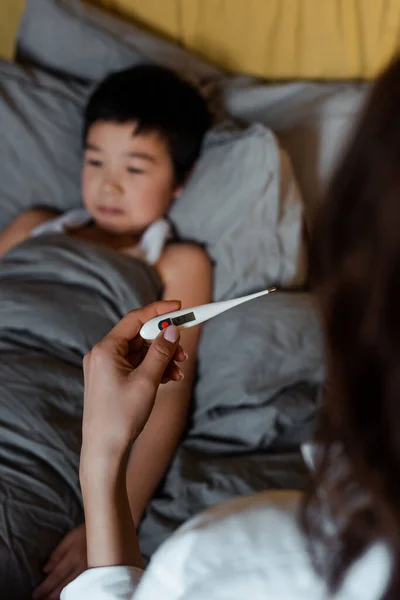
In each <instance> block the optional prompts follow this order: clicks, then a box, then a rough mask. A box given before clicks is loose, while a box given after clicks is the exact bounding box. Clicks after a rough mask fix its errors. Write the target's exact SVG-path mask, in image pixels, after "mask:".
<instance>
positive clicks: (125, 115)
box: [83, 65, 211, 184]
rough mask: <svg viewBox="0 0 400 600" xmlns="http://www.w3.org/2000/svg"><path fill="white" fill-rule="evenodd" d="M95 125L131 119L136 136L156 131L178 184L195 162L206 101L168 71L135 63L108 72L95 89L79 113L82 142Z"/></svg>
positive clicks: (206, 121) (208, 119) (206, 113)
mask: <svg viewBox="0 0 400 600" xmlns="http://www.w3.org/2000/svg"><path fill="white" fill-rule="evenodd" d="M97 121H108V122H110V121H111V122H114V123H127V122H129V121H136V122H137V123H138V130H137V132H140V133H143V132H150V131H156V132H158V133H159V134H160V135H161V136H162V137H163V138H164V139H165V141H166V143H167V145H168V149H169V152H170V155H171V158H172V162H173V165H174V170H175V181H176V183H177V184H182V183H183V182H184V181H185V179H186V177H187V175H188V174H189V172H190V170H191V168H192V167H193V165H194V163H195V162H196V160H197V158H198V156H199V154H200V149H201V144H202V141H203V137H204V134H205V133H206V131H207V129H208V128H209V127H210V125H211V116H210V113H209V111H208V108H207V104H206V101H205V100H204V98H202V96H201V95H200V94H199V93H198V92H197V90H196V89H195V88H194V87H193V86H192V85H190V84H189V83H188V82H186V81H184V80H183V79H181V78H180V77H179V76H178V75H176V74H175V73H174V72H173V71H171V70H169V69H166V68H164V67H160V66H156V65H139V66H136V67H131V68H129V69H125V70H124V71H118V72H116V73H112V74H111V75H109V76H108V77H106V79H104V80H103V81H102V82H101V83H100V84H99V86H98V87H97V88H96V89H95V91H94V92H93V94H92V96H91V97H90V99H89V102H88V104H87V106H86V110H85V114H84V132H83V134H84V143H86V140H87V135H88V132H89V129H90V127H91V126H92V125H93V124H94V123H96V122H97Z"/></svg>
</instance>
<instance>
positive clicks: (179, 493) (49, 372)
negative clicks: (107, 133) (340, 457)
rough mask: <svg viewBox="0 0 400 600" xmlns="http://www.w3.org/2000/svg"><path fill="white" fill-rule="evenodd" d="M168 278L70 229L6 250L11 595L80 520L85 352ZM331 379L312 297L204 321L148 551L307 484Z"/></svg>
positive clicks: (4, 594)
mask: <svg viewBox="0 0 400 600" xmlns="http://www.w3.org/2000/svg"><path fill="white" fill-rule="evenodd" d="M161 289H162V288H161V282H160V280H159V278H158V276H157V274H156V273H155V272H154V270H153V269H152V268H150V267H148V266H147V265H145V264H144V263H142V262H140V261H137V260H133V259H131V258H128V257H124V256H122V255H120V254H117V253H116V252H113V251H108V250H105V249H100V248H97V247H94V246H91V245H89V244H85V243H82V242H77V241H75V240H72V239H70V238H67V237H66V236H63V235H50V236H43V237H41V238H34V239H31V240H28V241H27V242H25V243H24V244H22V245H20V246H18V247H16V248H14V249H13V250H12V251H11V252H10V253H9V254H8V255H7V256H6V257H4V258H3V260H2V261H0V597H1V598H7V600H27V599H28V598H30V597H31V593H32V589H33V588H34V587H35V586H36V585H37V584H38V583H39V582H40V581H41V578H42V568H43V566H44V564H45V562H46V560H47V558H48V556H49V554H50V552H51V551H52V549H53V548H54V547H55V546H56V545H57V543H58V542H59V541H60V539H61V538H62V537H63V536H64V535H65V533H67V532H68V531H69V530H70V529H72V528H73V527H75V526H76V525H78V524H79V523H80V522H82V520H83V511H82V499H81V495H80V488H79V481H78V463H79V450H80V441H81V418H82V401H83V378H82V369H81V362H82V357H83V355H84V354H85V353H86V352H87V351H88V350H89V349H90V348H91V347H92V346H93V345H94V344H95V343H96V342H97V341H99V340H100V339H101V338H102V337H103V336H104V335H105V334H106V333H107V332H108V331H109V330H110V328H111V327H112V326H113V325H114V324H115V323H116V322H117V321H118V320H119V319H120V318H121V317H122V316H123V315H124V314H125V313H126V312H127V311H128V310H131V309H133V308H136V307H138V306H141V305H143V304H147V303H149V302H152V301H154V300H156V299H157V298H159V297H160V294H161ZM267 300H269V301H267ZM322 377H323V368H322V357H321V346H320V339H319V328H318V323H317V321H316V319H315V315H314V310H313V306H312V300H311V298H310V297H309V296H308V295H307V294H276V295H275V297H273V296H271V298H268V297H267V298H262V299H260V300H258V301H255V302H253V303H252V305H251V309H249V307H248V308H247V309H245V305H244V306H242V307H239V308H238V309H235V310H233V311H230V312H229V313H226V314H225V315H222V316H221V317H218V318H217V319H215V320H213V321H210V322H209V323H208V324H207V325H206V326H205V327H204V331H203V336H202V341H201V344H200V348H199V376H198V381H197V383H196V385H195V389H194V398H193V408H192V414H191V420H190V423H189V424H188V429H187V432H186V434H185V436H184V439H183V441H182V444H181V446H180V448H179V449H178V452H177V454H176V456H175V458H174V460H173V462H172V464H171V467H170V469H169V471H168V473H167V475H166V477H165V480H164V481H163V482H162V484H161V486H160V488H159V490H158V492H157V494H156V496H155V498H154V500H153V501H152V503H151V505H150V507H149V510H148V512H147V514H146V516H145V518H144V520H143V522H142V524H141V527H140V540H141V545H142V549H143V552H144V554H145V556H146V557H147V558H148V557H149V556H150V555H151V554H152V552H154V550H155V549H156V547H157V546H158V545H159V544H160V543H161V542H162V541H163V540H164V539H165V538H166V537H167V536H168V535H169V534H170V533H171V532H172V531H173V530H174V529H175V528H176V527H177V526H178V525H179V524H180V523H182V522H183V521H184V520H186V519H187V518H189V517H190V516H192V515H193V514H195V513H196V512H198V511H199V510H202V509H203V508H206V507H208V506H211V505H213V504H215V503H217V502H220V501H222V500H224V499H226V498H229V497H232V496H234V495H237V494H248V493H252V492H253V491H258V490H261V489H265V488H281V487H285V488H301V487H302V486H303V485H304V483H305V480H306V470H305V467H304V465H303V462H302V460H301V456H300V452H299V443H300V442H301V441H304V440H305V439H308V438H309V436H310V434H311V429H312V423H313V419H314V415H315V411H316V405H317V398H318V389H319V384H320V382H321V380H322Z"/></svg>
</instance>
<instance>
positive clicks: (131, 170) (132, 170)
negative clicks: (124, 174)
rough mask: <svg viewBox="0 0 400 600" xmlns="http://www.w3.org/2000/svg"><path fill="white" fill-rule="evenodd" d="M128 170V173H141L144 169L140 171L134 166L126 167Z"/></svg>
mask: <svg viewBox="0 0 400 600" xmlns="http://www.w3.org/2000/svg"><path fill="white" fill-rule="evenodd" d="M126 170H127V171H128V173H139V174H140V173H143V172H144V171H142V170H141V169H137V168H136V167H127V169H126Z"/></svg>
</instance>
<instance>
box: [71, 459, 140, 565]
mask: <svg viewBox="0 0 400 600" xmlns="http://www.w3.org/2000/svg"><path fill="white" fill-rule="evenodd" d="M127 461H128V452H125V453H124V454H121V455H119V456H112V457H109V456H107V457H101V458H100V457H99V455H97V456H94V454H93V453H90V454H89V453H87V452H86V451H85V450H84V449H83V450H82V458H81V470H80V477H81V487H82V495H83V501H84V507H85V519H86V537H87V552H88V566H89V568H92V567H101V566H111V565H129V566H134V567H142V557H141V554H140V549H139V543H138V539H137V535H136V530H135V525H134V523H133V519H132V516H131V511H130V507H129V501H128V495H127V491H126V467H127Z"/></svg>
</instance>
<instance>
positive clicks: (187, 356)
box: [183, 352, 189, 360]
mask: <svg viewBox="0 0 400 600" xmlns="http://www.w3.org/2000/svg"><path fill="white" fill-rule="evenodd" d="M183 356H184V357H185V360H187V359H188V358H189V354H187V352H184V353H183Z"/></svg>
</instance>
